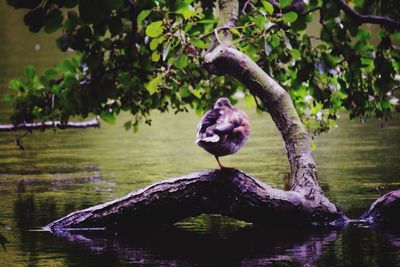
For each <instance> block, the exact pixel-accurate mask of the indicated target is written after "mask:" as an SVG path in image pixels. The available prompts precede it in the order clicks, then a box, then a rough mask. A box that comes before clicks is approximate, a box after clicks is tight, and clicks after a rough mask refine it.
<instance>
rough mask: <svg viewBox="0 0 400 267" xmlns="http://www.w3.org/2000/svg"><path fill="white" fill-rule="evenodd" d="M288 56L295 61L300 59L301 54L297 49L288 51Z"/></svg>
mask: <svg viewBox="0 0 400 267" xmlns="http://www.w3.org/2000/svg"><path fill="white" fill-rule="evenodd" d="M290 54H291V55H292V57H293V58H294V59H296V60H299V59H301V53H300V51H299V50H298V49H293V50H291V51H290Z"/></svg>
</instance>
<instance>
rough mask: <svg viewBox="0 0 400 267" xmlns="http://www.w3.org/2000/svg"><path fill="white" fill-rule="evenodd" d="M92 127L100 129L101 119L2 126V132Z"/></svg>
mask: <svg viewBox="0 0 400 267" xmlns="http://www.w3.org/2000/svg"><path fill="white" fill-rule="evenodd" d="M90 127H95V128H96V127H100V121H99V119H97V118H95V119H93V120H91V121H83V122H67V123H66V124H65V123H62V122H60V121H44V122H34V123H22V124H19V125H13V124H1V125H0V132H11V131H16V130H42V129H47V128H59V129H66V128H90Z"/></svg>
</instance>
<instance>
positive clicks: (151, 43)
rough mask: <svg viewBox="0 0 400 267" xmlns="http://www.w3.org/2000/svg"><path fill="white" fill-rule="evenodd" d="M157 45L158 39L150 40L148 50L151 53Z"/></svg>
mask: <svg viewBox="0 0 400 267" xmlns="http://www.w3.org/2000/svg"><path fill="white" fill-rule="evenodd" d="M159 43H160V42H159V38H154V39H152V40H151V42H150V50H151V51H153V50H156V49H157V46H158V44H159Z"/></svg>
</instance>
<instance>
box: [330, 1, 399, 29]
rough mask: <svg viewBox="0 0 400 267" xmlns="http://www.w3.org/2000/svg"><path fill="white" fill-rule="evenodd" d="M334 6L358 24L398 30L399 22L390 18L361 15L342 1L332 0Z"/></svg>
mask: <svg viewBox="0 0 400 267" xmlns="http://www.w3.org/2000/svg"><path fill="white" fill-rule="evenodd" d="M334 2H335V3H336V5H338V7H339V8H340V9H341V10H343V11H344V13H346V14H347V15H348V16H350V17H352V18H353V19H355V20H356V21H357V22H359V23H361V24H362V23H372V24H378V25H382V26H388V27H390V28H394V29H397V30H398V29H400V21H396V20H394V19H392V18H390V17H382V16H374V15H362V14H360V13H358V12H357V11H355V10H354V9H353V8H351V7H350V6H349V5H348V4H347V3H346V2H345V1H344V0H334Z"/></svg>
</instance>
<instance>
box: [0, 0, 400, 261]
mask: <svg viewBox="0 0 400 267" xmlns="http://www.w3.org/2000/svg"><path fill="white" fill-rule="evenodd" d="M22 14H23V12H20V11H15V10H12V9H11V8H9V7H7V6H5V4H4V3H1V4H0V41H1V43H2V45H1V46H0V54H1V58H0V97H1V98H2V97H3V96H4V95H5V94H6V93H7V92H8V89H7V83H8V80H10V79H12V78H14V77H16V76H18V75H19V74H20V73H21V71H22V68H23V66H25V65H28V64H31V65H34V66H35V67H37V69H38V70H39V71H40V70H43V69H44V68H45V67H46V66H53V65H55V64H56V63H57V62H58V61H59V60H60V59H62V58H63V57H66V56H69V55H68V54H62V53H60V52H58V51H57V49H56V48H55V46H54V41H55V37H53V36H48V35H45V34H39V35H33V34H29V33H28V31H27V29H26V28H25V27H24V26H23V23H22V18H21V16H22ZM39 46H40V49H37V48H38V47H39ZM240 106H241V107H242V108H244V109H245V110H246V112H247V113H248V114H249V117H250V120H251V124H252V134H251V137H250V139H249V142H248V143H247V144H246V146H245V147H244V148H243V149H242V150H241V151H240V152H238V153H237V154H235V155H233V156H229V157H224V158H223V159H222V162H223V163H224V164H226V165H228V166H234V167H237V168H239V169H241V170H243V171H245V172H247V173H249V174H251V175H253V176H255V177H257V178H258V179H260V180H262V181H264V182H266V183H268V184H271V185H272V186H275V187H279V188H283V184H284V183H283V180H284V178H285V176H287V174H288V171H289V169H288V163H287V159H286V154H285V150H284V146H283V141H282V139H281V137H280V135H279V133H278V131H277V130H276V128H275V126H274V125H273V122H272V121H271V119H270V118H269V116H267V115H258V114H256V112H255V111H254V109H253V108H247V107H246V106H245V104H243V103H240ZM10 108H11V107H10V106H9V105H8V104H6V103H5V102H4V101H3V100H0V122H1V123H6V122H7V118H8V116H9V114H10ZM346 117H347V116H346V115H345V114H343V116H342V118H341V119H340V120H339V121H338V127H337V128H334V129H333V130H332V131H331V132H330V133H327V134H323V135H322V136H319V137H316V138H315V140H314V143H315V145H316V151H315V157H316V161H317V165H318V169H319V174H320V180H321V185H322V186H323V188H324V190H325V192H326V194H327V196H328V197H329V198H330V199H331V200H332V201H334V202H336V203H338V204H339V205H340V206H341V207H342V208H343V209H344V210H345V212H346V214H348V215H349V216H350V217H352V218H357V217H358V216H359V215H360V214H361V213H362V212H363V211H365V210H366V209H367V208H368V207H369V205H370V203H371V202H372V201H374V200H375V199H376V198H377V197H379V194H378V193H377V192H376V190H374V188H375V187H377V186H383V187H384V190H385V191H388V190H392V189H395V188H399V181H400V179H399V178H400V177H399V173H400V166H399V164H398V162H399V160H400V154H399V153H398V150H399V148H400V139H399V133H400V120H399V118H398V117H395V118H394V119H393V120H391V121H389V122H388V123H387V125H386V127H384V128H381V127H380V122H377V121H368V122H367V123H365V124H362V123H360V122H358V121H348V120H347V119H346ZM126 120H129V114H122V115H121V116H120V117H119V119H118V121H117V123H116V124H115V125H107V124H105V123H103V124H102V127H101V128H100V129H86V130H65V131H61V130H58V131H55V132H54V131H51V130H50V131H46V132H44V133H40V132H35V133H34V134H32V135H28V136H27V137H26V138H24V139H23V144H24V147H25V150H19V149H18V148H17V146H16V145H15V143H14V140H15V136H17V135H20V134H23V132H17V133H1V134H0V151H1V153H0V206H1V209H0V235H1V236H2V237H5V238H6V239H7V241H8V243H6V244H5V248H4V249H2V248H0V266H66V265H68V266H123V265H126V264H132V265H146V266H159V265H162V266H170V265H179V266H181V265H184V266H204V265H214V266H222V265H229V266H260V265H269V264H273V265H277V266H305V264H309V266H314V265H319V266H400V253H399V246H400V235H399V234H398V233H396V232H393V231H388V230H387V229H370V228H364V227H360V226H350V227H348V228H346V229H343V230H320V231H316V230H313V231H311V230H308V231H305V230H304V231H303V230H302V231H298V229H263V228H259V227H256V226H251V225H248V224H246V223H244V222H237V221H234V220H231V219H229V218H223V217H221V216H217V215H210V216H205V215H203V216H200V217H198V218H193V219H190V220H187V221H185V222H181V223H179V224H178V225H176V226H174V227H163V228H160V229H153V230H152V231H142V229H132V233H130V234H129V235H124V236H122V237H121V236H115V235H114V234H112V233H101V234H100V233H95V232H93V233H92V232H90V233H77V235H75V236H74V237H73V238H72V237H71V238H69V239H68V238H59V237H55V236H53V235H51V234H49V233H47V232H40V231H31V230H32V229H39V228H40V227H42V226H44V225H46V224H47V223H49V222H51V221H52V220H55V219H58V218H60V217H62V216H65V215H66V214H68V213H69V212H72V211H74V210H77V209H82V208H85V207H88V206H91V205H94V204H98V203H101V202H105V201H108V200H111V199H114V198H116V197H120V196H123V195H124V194H126V193H128V192H131V191H133V190H136V189H139V188H142V187H144V186H147V185H149V184H151V183H154V182H157V181H160V180H163V179H166V178H169V177H176V176H180V175H185V174H188V173H190V172H194V171H198V170H202V169H210V168H215V167H216V166H217V165H216V162H215V160H214V159H213V157H211V156H210V155H209V154H207V153H206V152H204V151H203V150H201V149H199V148H198V147H196V146H195V145H194V143H193V142H194V131H195V127H196V124H197V121H198V120H199V117H197V116H196V115H195V114H194V113H184V114H178V115H173V114H168V113H167V114H159V113H157V112H154V113H153V114H152V120H153V123H152V124H153V125H152V126H151V127H148V126H145V125H143V126H142V127H141V128H140V130H139V132H138V133H136V134H134V133H132V132H131V131H125V130H124V129H123V127H122V125H123V123H124V122H125V121H126ZM1 236H0V241H1V240H2V239H1ZM3 241H4V240H3ZM0 243H1V242H0Z"/></svg>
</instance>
